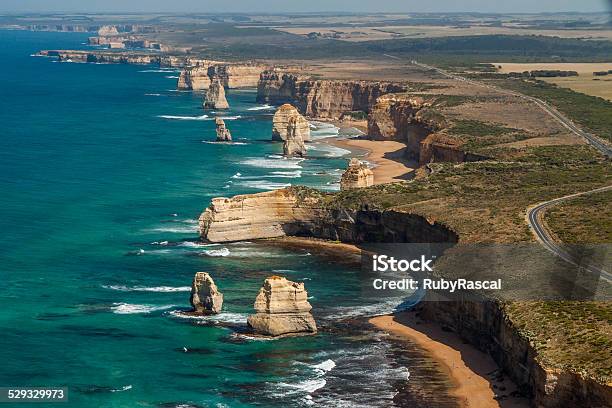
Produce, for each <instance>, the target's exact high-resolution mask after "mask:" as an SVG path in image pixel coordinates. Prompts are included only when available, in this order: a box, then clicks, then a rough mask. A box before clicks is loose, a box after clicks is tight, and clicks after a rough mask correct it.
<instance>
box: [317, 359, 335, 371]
mask: <svg viewBox="0 0 612 408" xmlns="http://www.w3.org/2000/svg"><path fill="white" fill-rule="evenodd" d="M335 366H336V363H335V362H334V360H332V359H327V360H325V361H323V362H322V363H319V364H315V365H313V366H312V368H314V369H315V370H319V371H321V372H322V373H326V372H328V371H331V370H332V369H333V368H334V367H335Z"/></svg>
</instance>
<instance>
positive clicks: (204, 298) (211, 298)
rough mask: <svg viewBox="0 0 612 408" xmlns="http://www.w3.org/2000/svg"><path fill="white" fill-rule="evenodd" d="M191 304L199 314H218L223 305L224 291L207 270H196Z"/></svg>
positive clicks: (192, 285)
mask: <svg viewBox="0 0 612 408" xmlns="http://www.w3.org/2000/svg"><path fill="white" fill-rule="evenodd" d="M190 302H191V306H193V312H194V313H197V314H217V313H220V312H221V307H222V306H223V293H221V292H219V289H218V288H217V285H215V282H214V281H213V279H212V278H211V277H210V275H209V274H208V273H206V272H196V274H195V276H194V277H193V283H192V284H191V299H190Z"/></svg>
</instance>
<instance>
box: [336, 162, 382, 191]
mask: <svg viewBox="0 0 612 408" xmlns="http://www.w3.org/2000/svg"><path fill="white" fill-rule="evenodd" d="M373 184H374V172H373V171H372V170H370V169H369V168H368V166H367V164H365V163H362V162H360V161H359V159H356V158H354V157H353V158H352V159H351V160H350V161H349V165H348V168H347V169H346V171H345V172H344V173H343V174H342V177H341V178H340V190H341V191H344V190H349V189H351V188H363V187H369V186H371V185H373Z"/></svg>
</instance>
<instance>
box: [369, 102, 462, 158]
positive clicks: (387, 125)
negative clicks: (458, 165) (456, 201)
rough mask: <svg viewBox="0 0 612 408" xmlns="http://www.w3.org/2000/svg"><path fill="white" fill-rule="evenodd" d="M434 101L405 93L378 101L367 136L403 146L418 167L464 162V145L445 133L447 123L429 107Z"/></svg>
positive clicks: (373, 109)
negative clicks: (428, 164) (429, 164)
mask: <svg viewBox="0 0 612 408" xmlns="http://www.w3.org/2000/svg"><path fill="white" fill-rule="evenodd" d="M434 101H435V97H428V98H426V97H422V96H414V95H410V94H408V93H402V94H388V95H384V96H381V97H379V98H378V99H377V100H376V104H375V105H374V106H373V107H372V109H371V111H370V114H369V115H368V135H369V136H370V137H371V138H372V139H374V140H397V141H400V142H403V143H405V144H406V147H407V149H406V152H407V154H408V155H409V157H411V158H413V159H415V160H418V162H419V164H420V165H424V164H427V163H430V162H442V161H445V162H446V161H447V162H463V161H465V160H466V159H468V155H467V154H466V153H465V152H464V150H463V141H462V140H460V139H459V138H457V137H456V136H453V135H450V134H448V133H447V129H448V127H449V123H448V122H447V120H446V118H445V117H444V116H443V115H442V114H440V113H439V112H437V111H436V109H435V108H434V107H433V106H432V105H433V102H434Z"/></svg>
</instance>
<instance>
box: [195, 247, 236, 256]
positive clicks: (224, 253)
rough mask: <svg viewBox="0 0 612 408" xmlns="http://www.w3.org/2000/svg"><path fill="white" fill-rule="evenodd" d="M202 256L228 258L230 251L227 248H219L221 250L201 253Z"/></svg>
mask: <svg viewBox="0 0 612 408" xmlns="http://www.w3.org/2000/svg"><path fill="white" fill-rule="evenodd" d="M202 254H203V255H206V256H213V257H215V256H229V255H230V250H229V249H227V248H225V247H224V248H221V249H209V250H207V251H202Z"/></svg>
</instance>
